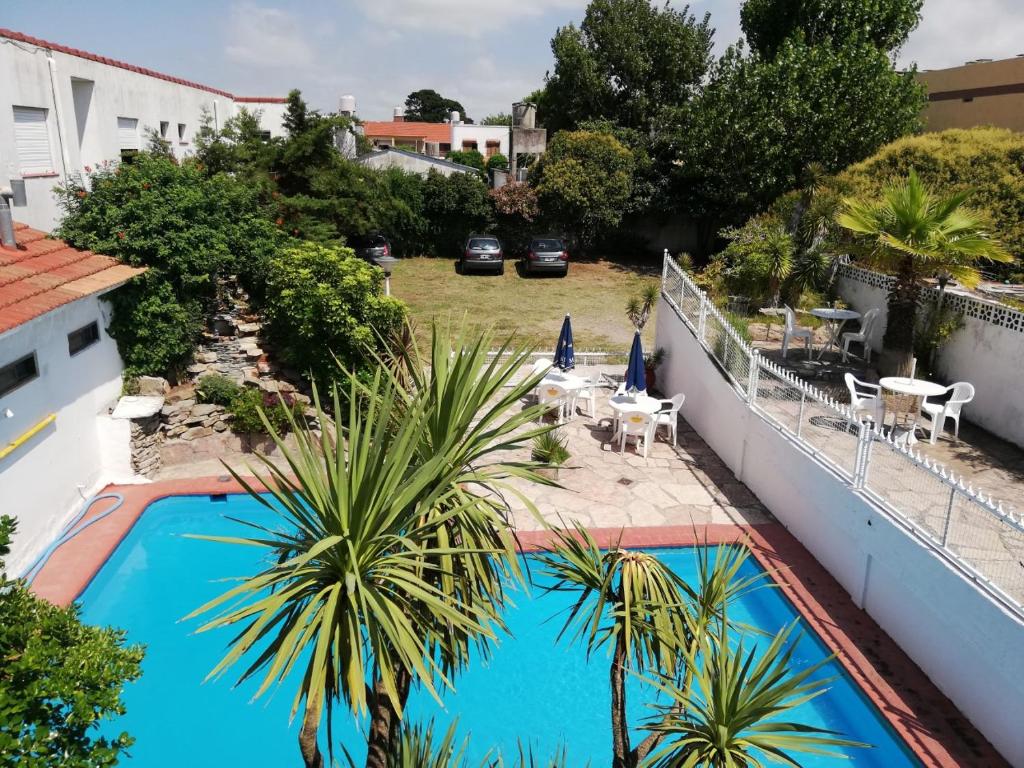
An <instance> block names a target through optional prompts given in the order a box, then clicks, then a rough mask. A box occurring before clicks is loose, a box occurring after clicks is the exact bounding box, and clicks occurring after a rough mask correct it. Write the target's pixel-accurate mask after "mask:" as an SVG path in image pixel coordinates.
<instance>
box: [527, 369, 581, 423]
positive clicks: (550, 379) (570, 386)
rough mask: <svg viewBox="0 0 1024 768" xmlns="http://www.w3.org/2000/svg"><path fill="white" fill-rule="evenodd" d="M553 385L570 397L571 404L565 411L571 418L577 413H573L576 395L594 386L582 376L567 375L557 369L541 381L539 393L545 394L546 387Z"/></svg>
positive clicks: (569, 403)
mask: <svg viewBox="0 0 1024 768" xmlns="http://www.w3.org/2000/svg"><path fill="white" fill-rule="evenodd" d="M552 384H554V385H555V386H558V387H561V388H562V389H564V390H565V391H566V393H567V394H568V395H569V398H570V402H568V403H566V404H565V411H566V413H568V414H569V417H570V418H572V417H574V416H575V415H576V414H575V413H572V411H574V410H575V409H574V408H573V407H572V405H573V402H574V401H575V397H576V393H577V392H579V391H580V390H583V389H586V388H587V387H591V386H593V383H592V382H591V381H590V379H585V378H583V377H582V376H577V375H576V374H573V373H567V372H565V371H560V370H558V369H557V368H553V369H550V370H549V371H548V372H547V373H546V374H545V375H544V378H543V379H541V380H540V383H539V384H538V385H537V391H538V392H543V391H544V387H547V386H550V385H552Z"/></svg>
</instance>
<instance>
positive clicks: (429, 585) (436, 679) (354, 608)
mask: <svg viewBox="0 0 1024 768" xmlns="http://www.w3.org/2000/svg"><path fill="white" fill-rule="evenodd" d="M490 348H491V338H490V336H489V335H486V334H485V335H482V336H480V337H478V338H476V339H475V340H468V339H467V338H466V337H465V336H463V335H461V334H460V335H459V336H458V337H457V338H456V339H455V340H454V343H453V342H452V340H451V337H450V336H449V335H446V334H443V333H440V332H438V330H437V329H436V328H435V329H434V336H433V344H432V348H431V356H430V360H429V367H428V368H427V370H426V371H424V370H422V369H417V370H414V371H412V372H411V373H410V374H409V375H410V376H411V380H412V382H413V383H412V384H411V385H410V386H409V387H405V386H403V385H402V384H401V383H400V380H399V378H398V377H396V376H395V375H392V374H389V373H388V372H387V370H386V369H385V368H384V367H383V366H382V367H380V368H378V370H377V372H376V374H375V376H374V378H373V380H372V381H371V382H370V383H369V384H363V383H360V382H359V380H358V379H357V378H356V377H355V376H354V375H353V376H350V377H349V380H348V398H347V403H348V413H347V420H346V422H345V423H346V424H347V427H345V428H337V429H334V430H331V429H324V430H323V432H322V434H320V435H316V434H314V433H312V432H310V431H308V430H307V429H302V428H298V425H294V424H293V425H292V426H293V427H295V429H294V430H293V431H294V432H295V439H296V447H295V448H289V447H288V446H286V445H285V444H284V442H283V440H282V439H281V437H280V436H279V435H278V434H277V433H276V432H275V431H274V430H273V428H272V427H271V425H270V424H269V423H266V426H267V428H268V430H269V432H270V434H271V435H272V437H273V438H274V441H275V443H276V444H277V447H278V449H279V450H280V451H281V453H282V455H283V457H284V459H285V461H286V464H287V467H286V468H283V469H281V468H278V467H277V466H275V465H274V464H273V463H271V462H270V461H268V460H266V459H265V458H263V457H260V458H261V461H262V462H263V464H264V469H265V471H264V473H263V474H262V476H261V477H260V478H259V479H260V481H261V482H262V484H263V485H265V486H266V488H267V489H268V491H269V492H268V493H267V494H260V492H259V491H258V490H257V488H256V487H254V486H251V485H249V484H248V483H247V482H246V481H245V480H244V479H243V478H242V477H240V476H239V475H237V474H236V473H234V472H233V471H232V474H233V475H234V476H235V478H236V479H237V480H238V481H239V482H240V483H241V484H242V486H243V487H244V488H245V489H246V490H247V491H248V492H249V493H250V494H252V495H253V497H254V498H256V499H257V500H258V501H259V502H260V503H261V504H263V505H264V506H266V507H267V508H269V509H270V510H272V511H273V512H274V513H276V515H277V516H278V524H277V525H274V526H259V525H252V524H248V525H250V526H251V527H253V528H255V529H256V533H255V534H254V535H251V536H249V537H223V538H222V537H217V538H216V539H215V540H219V541H223V542H226V543H231V544H243V545H246V546H255V547H260V548H262V549H265V550H266V551H267V553H268V555H269V556H270V560H271V563H270V564H269V565H268V566H267V567H266V568H265V569H264V570H263V571H261V572H260V573H258V574H255V575H253V576H248V577H244V578H243V579H242V580H241V583H240V584H238V585H237V586H235V587H234V588H233V589H230V590H228V591H227V592H225V593H224V594H223V595H221V596H220V597H218V598H216V599H214V600H212V601H210V602H209V603H207V604H206V605H204V606H202V607H201V608H199V609H197V610H196V611H195V612H194V613H193V614H192V615H193V616H194V615H198V614H200V613H205V612H208V611H214V610H218V609H219V611H220V612H219V613H217V614H216V615H215V616H214V617H213V618H212V619H211V620H209V621H208V622H207V623H206V624H204V625H203V626H202V627H200V631H206V630H210V629H213V628H216V627H224V626H235V627H240V629H238V633H237V635H236V636H235V637H234V638H233V639H232V641H231V649H230V651H229V652H228V653H227V655H226V656H225V657H224V658H223V659H222V660H221V662H220V663H219V664H218V665H217V666H216V667H215V668H214V670H213V671H212V672H211V676H216V675H220V674H222V673H223V672H225V671H226V670H227V669H228V668H229V667H231V666H232V665H234V664H236V663H237V662H240V661H241V660H242V659H243V657H249V662H248V665H247V666H246V667H245V669H244V671H243V672H242V674H241V679H242V680H244V679H247V678H250V677H255V676H260V677H262V681H261V684H260V686H259V688H258V690H257V693H256V695H257V696H259V695H261V694H262V693H264V692H265V691H266V690H267V689H268V688H269V687H270V686H272V685H273V684H275V683H279V682H283V681H285V680H286V679H289V680H292V681H294V682H295V683H296V691H295V697H294V701H293V705H292V715H293V716H294V715H295V714H296V713H298V712H299V710H300V709H301V710H302V727H301V729H300V733H299V746H300V750H301V752H302V757H303V760H304V762H305V764H306V766H308V767H310V768H321V766H323V757H322V754H321V752H320V749H319V745H318V738H317V732H318V727H319V725H320V722H321V720H322V718H323V714H324V712H325V711H326V712H327V713H328V715H330V712H331V709H332V707H333V705H334V704H335V703H336V702H338V701H344V702H345V704H346V705H347V706H348V708H349V709H350V710H351V712H352V713H353V714H356V715H365V714H366V713H369V717H370V727H369V737H368V744H367V747H368V756H367V762H366V765H367V766H368V768H371V767H372V768H386V766H387V765H388V754H389V752H390V750H391V748H392V745H393V743H394V739H395V738H396V737H397V735H398V734H399V733H400V725H401V718H402V713H403V711H404V707H405V703H406V700H407V697H408V695H409V690H410V686H411V685H414V684H416V685H420V686H422V687H423V688H424V689H426V690H427V691H428V692H430V693H431V694H432V695H434V696H435V697H438V696H439V692H440V690H442V689H443V688H444V687H446V686H449V685H450V684H451V680H452V678H453V676H454V675H455V674H457V673H458V672H459V670H460V669H462V668H463V667H464V665H465V664H466V662H467V660H468V658H469V653H470V649H471V647H473V646H474V645H475V646H477V647H479V648H481V649H483V650H484V651H486V648H487V645H488V643H489V642H490V641H491V640H493V639H494V638H495V637H496V635H497V633H498V632H499V631H501V630H502V629H503V628H504V624H503V622H502V612H503V607H504V589H505V585H506V584H507V583H508V582H509V581H521V579H522V577H521V574H520V571H519V565H518V558H517V555H516V549H515V545H514V540H513V537H512V535H511V532H510V528H509V524H508V520H507V519H506V513H507V508H506V506H505V504H504V502H503V501H502V499H503V496H502V494H503V493H505V492H509V491H510V489H509V488H508V487H507V484H506V480H507V479H508V478H510V477H525V478H527V479H532V480H537V481H538V482H546V481H544V480H543V478H540V477H539V476H537V475H536V473H535V472H534V470H533V465H532V464H531V463H516V462H508V461H505V460H504V459H502V458H497V457H496V456H495V452H497V451H503V450H504V449H507V448H509V447H515V446H518V445H521V444H524V443H528V442H529V441H530V440H531V439H532V438H533V437H534V436H535V435H536V434H538V432H539V431H542V430H543V429H544V428H540V429H532V428H526V429H523V428H524V427H528V425H529V424H530V423H531V422H533V421H534V420H536V419H537V417H538V415H539V414H538V409H535V408H528V409H525V410H522V411H519V405H518V404H519V402H520V399H521V398H523V397H524V396H525V395H526V394H527V393H528V392H529V391H530V390H531V388H532V387H533V386H535V385H536V381H534V380H527V381H524V382H522V383H518V384H517V383H513V382H512V379H513V377H514V375H515V373H516V371H517V370H518V369H519V367H520V366H522V365H524V364H525V363H526V362H527V357H528V351H527V350H513V352H512V354H511V355H509V356H508V357H506V358H504V362H502V358H501V357H500V356H499V357H495V358H493V359H490V360H489V359H488V355H487V352H488V350H489V349H490ZM315 402H316V409H317V417H318V421H319V423H321V424H325V425H329V424H330V422H329V420H328V419H327V418H326V416H325V415H324V413H323V411H322V410H321V406H320V401H319V399H318V398H316V399H315ZM333 402H334V413H335V414H340V413H341V397H340V394H339V392H338V389H337V388H335V389H334V391H333ZM264 421H265V422H266V419H265V418H264ZM229 470H230V467H229ZM210 538H214V537H210ZM257 648H258V649H259V650H257ZM293 673H295V676H294V677H293V676H292V674H293ZM327 722H328V727H329V726H330V723H331V718H330V717H329V716H328V719H327ZM328 741H329V743H333V740H332V739H331V735H330V733H328Z"/></svg>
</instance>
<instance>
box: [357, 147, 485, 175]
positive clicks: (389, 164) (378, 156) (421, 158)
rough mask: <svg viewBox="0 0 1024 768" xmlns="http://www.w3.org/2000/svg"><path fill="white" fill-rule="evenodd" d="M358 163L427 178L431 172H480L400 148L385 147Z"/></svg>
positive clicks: (359, 160) (360, 158)
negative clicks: (397, 169)
mask: <svg viewBox="0 0 1024 768" xmlns="http://www.w3.org/2000/svg"><path fill="white" fill-rule="evenodd" d="M356 162H357V163H359V164H360V165H365V166H367V167H368V168H377V169H385V168H400V169H402V170H403V171H408V172H409V173H417V174H419V175H420V176H426V175H427V174H428V173H430V172H431V171H437V172H438V173H440V174H441V175H442V176H451V175H452V174H453V173H472V174H477V173H479V171H478V170H477V169H476V168H473V167H472V166H469V165H460V164H459V163H453V162H451V161H450V160H444V159H443V158H440V157H432V156H430V155H425V154H422V153H420V152H413V151H409V150H406V149H401V148H400V147H392V146H388V145H384V146H381V147H378V148H377V149H374V150H373V151H372V152H368V153H366V154H365V155H361V156H360V157H357V158H356Z"/></svg>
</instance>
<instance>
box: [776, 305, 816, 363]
mask: <svg viewBox="0 0 1024 768" xmlns="http://www.w3.org/2000/svg"><path fill="white" fill-rule="evenodd" d="M813 337H814V331H812V330H811V329H810V328H801V327H800V326H799V325H797V324H796V312H794V311H793V310H792V309H791V308H790V306H789V305H788V304H787V305H786V327H785V329H784V330H783V333H782V356H783V357H785V356H786V355H787V354H789V340H790V339H803V340H804V346H806V347H807V359H808V360H809V359H810V358H811V339H812V338H813Z"/></svg>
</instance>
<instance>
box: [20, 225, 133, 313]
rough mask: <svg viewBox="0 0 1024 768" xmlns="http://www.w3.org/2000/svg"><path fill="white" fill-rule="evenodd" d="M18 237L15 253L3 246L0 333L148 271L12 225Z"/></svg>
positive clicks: (32, 230) (24, 227) (41, 233)
mask: <svg viewBox="0 0 1024 768" xmlns="http://www.w3.org/2000/svg"><path fill="white" fill-rule="evenodd" d="M14 235H15V239H16V240H17V241H18V247H17V248H6V247H4V246H0V333H3V332H5V331H9V330H10V329H11V328H15V327H17V326H19V325H21V324H22V323H27V322H28V321H29V320H33V319H35V318H37V317H39V316H41V315H45V314H46V313H47V312H50V311H51V310H54V309H57V307H60V306H62V305H64V304H68V303H70V302H72V301H75V300H77V299H81V298H83V297H85V296H91V295H92V294H94V293H100V292H101V291H106V290H109V289H111V288H116V287H117V286H119V285H121V284H122V283H125V282H127V281H128V280H130V279H131V278H133V277H135V276H136V275H141V274H142V273H143V272H145V271H146V270H145V268H142V267H130V266H128V265H127V264H122V263H121V262H119V261H118V260H117V259H115V258H112V257H110V256H101V255H99V254H96V253H92V252H91V251H79V250H77V249H76V248H72V247H71V246H70V245H68V244H67V243H65V242H64V241H63V240H50V239H47V237H46V234H45V233H43V232H40V231H38V230H35V229H29V228H28V227H27V226H25V225H24V224H17V223H16V224H15V225H14Z"/></svg>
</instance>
